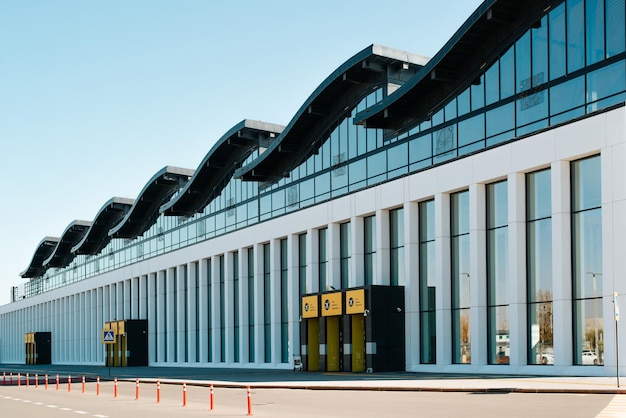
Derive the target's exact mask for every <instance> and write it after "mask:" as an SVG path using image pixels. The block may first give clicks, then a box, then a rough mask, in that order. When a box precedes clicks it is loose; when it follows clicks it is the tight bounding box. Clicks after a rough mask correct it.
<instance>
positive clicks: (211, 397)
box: [209, 383, 215, 411]
mask: <svg viewBox="0 0 626 418" xmlns="http://www.w3.org/2000/svg"><path fill="white" fill-rule="evenodd" d="M209 400H210V404H211V408H210V410H211V411H212V410H213V407H214V406H215V404H214V402H213V383H211V396H210V398H209Z"/></svg>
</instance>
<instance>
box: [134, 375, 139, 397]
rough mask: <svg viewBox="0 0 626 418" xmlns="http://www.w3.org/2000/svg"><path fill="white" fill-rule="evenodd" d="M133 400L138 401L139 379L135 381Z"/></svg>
mask: <svg viewBox="0 0 626 418" xmlns="http://www.w3.org/2000/svg"><path fill="white" fill-rule="evenodd" d="M135 400H136V401H137V400H139V378H137V379H135Z"/></svg>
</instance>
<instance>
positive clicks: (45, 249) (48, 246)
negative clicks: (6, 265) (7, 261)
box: [20, 237, 59, 279]
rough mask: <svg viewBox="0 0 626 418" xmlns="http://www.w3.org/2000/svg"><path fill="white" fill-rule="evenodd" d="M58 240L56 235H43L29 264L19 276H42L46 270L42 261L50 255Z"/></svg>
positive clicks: (26, 277)
mask: <svg viewBox="0 0 626 418" xmlns="http://www.w3.org/2000/svg"><path fill="white" fill-rule="evenodd" d="M58 242H59V238H57V237H45V238H44V239H42V240H41V242H40V243H39V244H37V249H36V250H35V254H33V258H32V260H31V262H30V264H29V265H28V267H27V268H26V270H24V271H23V272H21V273H20V276H21V277H22V278H24V279H32V278H34V277H40V276H43V274H44V273H45V272H46V270H47V268H46V267H44V266H43V261H44V260H45V259H47V258H48V257H50V254H52V252H53V251H54V249H55V248H56V246H57V243H58Z"/></svg>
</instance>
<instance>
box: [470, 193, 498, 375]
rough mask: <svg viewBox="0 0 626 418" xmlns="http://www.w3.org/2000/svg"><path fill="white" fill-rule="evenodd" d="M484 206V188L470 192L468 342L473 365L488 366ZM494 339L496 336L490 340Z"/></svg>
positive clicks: (485, 207)
mask: <svg viewBox="0 0 626 418" xmlns="http://www.w3.org/2000/svg"><path fill="white" fill-rule="evenodd" d="M486 213H487V203H486V188H485V185H484V184H472V185H471V186H470V188H469V216H470V218H469V223H470V225H469V227H470V250H469V251H470V266H469V268H470V271H469V274H470V306H471V316H470V330H471V331H470V333H471V334H470V342H471V350H472V351H471V355H472V364H474V365H483V364H487V350H488V348H487V344H489V345H491V344H493V341H490V340H489V332H488V328H487V265H486V260H487V232H486V230H487V223H486V221H487V220H486ZM491 337H492V338H495V336H491Z"/></svg>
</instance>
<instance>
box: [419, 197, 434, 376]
mask: <svg viewBox="0 0 626 418" xmlns="http://www.w3.org/2000/svg"><path fill="white" fill-rule="evenodd" d="M436 274H437V272H436V259H435V201H434V200H428V201H425V202H420V203H419V288H420V305H419V306H420V330H421V333H420V337H421V338H420V342H421V346H420V363H423V364H434V363H435V362H436V361H437V324H436V314H437V312H436V311H437V304H436V292H437V276H436Z"/></svg>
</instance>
